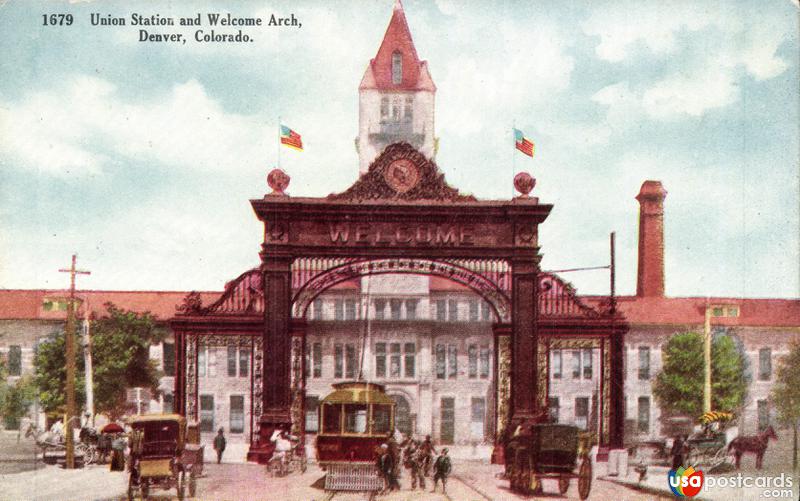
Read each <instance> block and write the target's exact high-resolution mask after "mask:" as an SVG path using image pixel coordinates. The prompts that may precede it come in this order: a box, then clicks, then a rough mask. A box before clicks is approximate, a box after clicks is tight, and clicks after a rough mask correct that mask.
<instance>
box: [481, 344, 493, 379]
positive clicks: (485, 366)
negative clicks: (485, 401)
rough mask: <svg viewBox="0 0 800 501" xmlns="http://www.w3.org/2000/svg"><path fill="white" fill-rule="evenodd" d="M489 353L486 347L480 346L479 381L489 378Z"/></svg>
mask: <svg viewBox="0 0 800 501" xmlns="http://www.w3.org/2000/svg"><path fill="white" fill-rule="evenodd" d="M490 358H491V352H490V351H489V347H488V346H481V379H488V378H489V365H490V362H489V360H490Z"/></svg>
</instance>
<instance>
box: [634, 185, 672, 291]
mask: <svg viewBox="0 0 800 501" xmlns="http://www.w3.org/2000/svg"><path fill="white" fill-rule="evenodd" d="M666 196H667V190H665V189H664V187H663V186H662V185H661V181H645V182H644V183H642V189H641V190H639V194H638V195H637V196H636V200H638V201H639V272H638V275H637V278H636V295H637V296H639V297H652V296H658V297H660V296H663V295H664V198H666Z"/></svg>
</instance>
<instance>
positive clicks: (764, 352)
mask: <svg viewBox="0 0 800 501" xmlns="http://www.w3.org/2000/svg"><path fill="white" fill-rule="evenodd" d="M771 377H772V350H771V349H769V348H761V349H760V350H758V379H759V380H760V381H769V380H770V378H771Z"/></svg>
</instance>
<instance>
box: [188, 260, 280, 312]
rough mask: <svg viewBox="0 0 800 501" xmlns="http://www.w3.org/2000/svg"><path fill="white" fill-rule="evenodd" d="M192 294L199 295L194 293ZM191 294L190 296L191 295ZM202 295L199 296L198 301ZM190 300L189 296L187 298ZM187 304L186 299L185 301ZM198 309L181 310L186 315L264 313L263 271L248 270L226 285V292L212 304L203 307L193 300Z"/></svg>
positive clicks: (192, 302) (256, 269)
mask: <svg viewBox="0 0 800 501" xmlns="http://www.w3.org/2000/svg"><path fill="white" fill-rule="evenodd" d="M191 294H197V293H196V292H193V293H191ZM191 294H190V295H191ZM199 296H200V295H199V294H197V301H199V299H200V297H199ZM187 298H188V296H187ZM184 302H186V299H185V300H184ZM191 304H192V305H194V304H196V305H197V306H198V307H197V308H189V309H186V310H183V309H180V308H179V309H180V311H181V312H182V314H184V315H243V314H244V315H247V314H258V313H263V312H264V289H263V286H262V277H261V271H260V270H259V269H258V268H253V269H251V270H248V271H246V272H244V273H242V274H241V275H239V276H238V277H236V279H235V280H233V281H231V282H228V283H227V284H226V285H225V292H223V293H222V296H220V298H219V299H217V300H216V301H215V302H213V303H212V304H210V305H208V306H206V307H205V308H203V307H201V305H200V303H199V302H197V303H195V302H194V299H192V300H191Z"/></svg>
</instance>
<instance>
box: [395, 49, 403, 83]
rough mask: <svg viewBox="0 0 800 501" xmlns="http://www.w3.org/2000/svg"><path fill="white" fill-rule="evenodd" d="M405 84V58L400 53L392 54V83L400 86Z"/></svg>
mask: <svg viewBox="0 0 800 501" xmlns="http://www.w3.org/2000/svg"><path fill="white" fill-rule="evenodd" d="M402 82H403V56H402V55H401V54H400V53H399V52H395V53H394V54H392V83H393V84H395V85H399V84H401V83H402Z"/></svg>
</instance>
